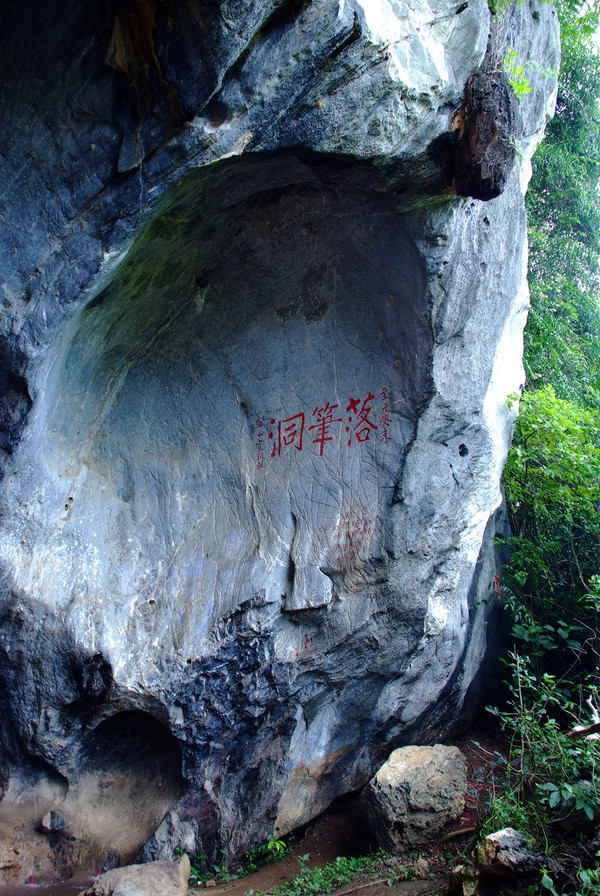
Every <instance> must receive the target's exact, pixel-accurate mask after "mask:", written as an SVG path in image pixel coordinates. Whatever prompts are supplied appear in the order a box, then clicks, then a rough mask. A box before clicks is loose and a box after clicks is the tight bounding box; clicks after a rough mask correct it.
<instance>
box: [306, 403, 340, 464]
mask: <svg viewBox="0 0 600 896" xmlns="http://www.w3.org/2000/svg"><path fill="white" fill-rule="evenodd" d="M335 408H337V404H332V405H330V404H329V402H327V404H326V405H325V407H322V408H319V407H316V408H315V409H314V411H313V412H312V415H313V417H316V418H317V422H316V423H314V424H313V425H312V426H309V427H308V428H309V429H316V430H317V438H316V439H313V443H314V444H316V445H318V446H319V456H320V457H322V456H323V445H324V444H325V442H332V441H333V436H332V435H331V427H332V425H333V424H334V423H341V422H342V418H341V417H335V418H334V416H333V413H334V409H335Z"/></svg>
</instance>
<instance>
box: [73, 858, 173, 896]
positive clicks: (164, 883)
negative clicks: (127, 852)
mask: <svg viewBox="0 0 600 896" xmlns="http://www.w3.org/2000/svg"><path fill="white" fill-rule="evenodd" d="M189 877H190V860H189V858H188V857H187V856H186V855H183V856H182V857H181V859H179V860H178V861H176V862H149V863H147V864H145V865H126V866H125V867H124V868H115V869H114V870H112V871H107V872H106V874H102V875H101V876H100V877H99V878H98V880H97V881H95V883H93V884H92V886H91V887H88V889H87V890H86V891H85V893H84V896H157V894H160V896H187V892H188V880H189Z"/></svg>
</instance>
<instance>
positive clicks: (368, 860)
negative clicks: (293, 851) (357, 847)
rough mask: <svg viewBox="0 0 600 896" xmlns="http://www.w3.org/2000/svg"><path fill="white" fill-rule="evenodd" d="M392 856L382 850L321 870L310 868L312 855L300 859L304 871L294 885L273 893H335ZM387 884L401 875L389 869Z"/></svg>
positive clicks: (310, 895) (283, 895) (302, 895)
mask: <svg viewBox="0 0 600 896" xmlns="http://www.w3.org/2000/svg"><path fill="white" fill-rule="evenodd" d="M389 858H390V857H389V855H388V853H386V852H384V851H383V850H379V851H378V852H376V853H373V854H372V855H367V856H355V857H353V858H350V859H347V858H344V857H343V856H338V857H337V859H336V860H335V862H329V863H328V864H326V865H322V866H320V867H317V868H313V869H310V868H309V866H308V860H309V856H308V854H306V855H304V856H300V857H299V858H298V865H299V866H300V871H299V872H298V873H297V874H296V875H295V876H294V877H293V878H292V880H291V881H288V882H287V883H284V884H281V886H279V887H276V888H275V889H274V890H273V893H274V894H275V896H314V894H315V893H330V892H331V890H333V889H335V888H338V887H342V886H344V885H345V884H347V883H350V881H352V880H353V879H354V878H355V877H356V876H357V875H358V874H361V873H365V872H368V873H372V872H373V871H374V870H375V869H376V868H377V867H378V866H381V864H382V863H383V862H385V861H386V860H387V859H389ZM386 872H387V878H386V881H385V882H386V883H394V882H395V881H396V880H397V875H395V874H394V873H393V871H392V870H391V869H386Z"/></svg>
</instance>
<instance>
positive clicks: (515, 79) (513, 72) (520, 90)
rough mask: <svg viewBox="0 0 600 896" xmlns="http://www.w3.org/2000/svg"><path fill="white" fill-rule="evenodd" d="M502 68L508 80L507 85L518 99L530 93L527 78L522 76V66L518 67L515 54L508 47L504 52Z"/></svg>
mask: <svg viewBox="0 0 600 896" xmlns="http://www.w3.org/2000/svg"><path fill="white" fill-rule="evenodd" d="M503 68H504V72H505V74H506V76H507V78H508V83H509V84H510V86H511V87H512V89H513V90H514V92H515V94H516V95H517V96H518V97H522V96H524V95H525V94H526V93H531V85H530V83H529V78H527V77H526V76H525V75H524V74H523V66H522V65H519V62H518V60H517V54H516V53H515V51H514V50H513V49H512V47H508V49H507V51H506V56H505V57H504V66H503Z"/></svg>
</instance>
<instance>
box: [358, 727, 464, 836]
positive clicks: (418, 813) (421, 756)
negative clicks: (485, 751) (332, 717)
mask: <svg viewBox="0 0 600 896" xmlns="http://www.w3.org/2000/svg"><path fill="white" fill-rule="evenodd" d="M466 789H467V774H466V760H465V757H464V756H463V754H462V753H461V752H460V750H459V749H458V747H445V746H442V745H441V744H436V745H435V746H434V747H416V746H411V747H400V749H398V750H394V752H393V753H392V755H391V756H390V758H389V759H388V760H387V762H385V763H384V764H383V765H382V766H381V768H380V769H379V771H378V772H377V774H376V775H375V777H374V778H372V779H371V781H370V782H369V783H368V785H367V786H366V787H365V789H364V791H363V804H364V807H365V813H366V816H367V818H368V821H369V825H370V827H371V830H372V831H373V834H374V836H375V837H376V838H377V840H378V841H379V842H380V843H381V845H382V846H384V847H385V848H386V849H391V850H397V849H399V848H402V847H406V846H415V845H417V844H421V843H427V842H428V841H429V840H431V838H432V837H434V836H435V835H436V834H438V833H439V832H440V831H441V830H442V828H443V827H445V825H447V824H448V823H449V822H451V821H454V820H455V819H458V818H460V816H461V815H462V812H463V809H464V806H465V792H466Z"/></svg>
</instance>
